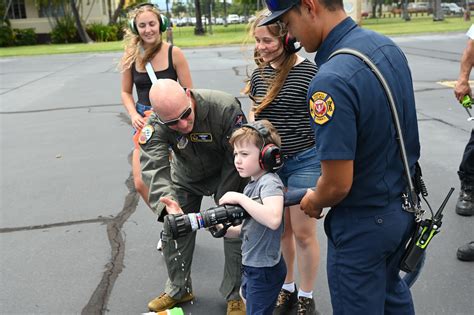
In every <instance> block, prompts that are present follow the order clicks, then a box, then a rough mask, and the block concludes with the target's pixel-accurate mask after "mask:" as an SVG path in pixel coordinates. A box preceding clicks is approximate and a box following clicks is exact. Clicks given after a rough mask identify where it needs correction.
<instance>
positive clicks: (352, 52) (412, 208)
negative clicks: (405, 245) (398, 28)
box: [328, 48, 419, 214]
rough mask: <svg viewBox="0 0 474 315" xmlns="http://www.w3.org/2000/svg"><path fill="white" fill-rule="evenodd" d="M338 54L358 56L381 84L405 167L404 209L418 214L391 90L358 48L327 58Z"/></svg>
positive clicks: (346, 49)
mask: <svg viewBox="0 0 474 315" xmlns="http://www.w3.org/2000/svg"><path fill="white" fill-rule="evenodd" d="M339 54H347V55H353V56H355V57H358V58H359V59H361V60H362V61H363V62H364V63H365V64H366V65H367V66H369V68H370V69H371V70H372V72H373V73H374V74H375V76H376V77H377V79H378V80H379V82H380V84H382V87H383V89H384V90H385V94H386V95H387V99H388V103H389V105H390V111H391V112H392V120H393V123H394V125H395V130H396V132H397V140H398V145H399V147H400V153H401V154H400V155H401V158H402V162H403V167H404V169H405V177H406V180H407V184H408V190H409V193H408V196H407V197H408V204H406V205H405V207H404V208H405V210H407V211H409V212H415V213H416V214H418V209H416V208H415V207H416V206H417V205H418V204H419V202H418V195H417V194H416V191H415V187H414V185H413V181H412V179H411V174H410V167H409V165H408V158H407V153H406V148H405V140H404V138H403V134H402V128H401V127H400V119H399V117H398V112H397V107H396V106H395V100H394V98H393V94H392V91H391V90H390V87H389V85H388V83H387V81H386V80H385V78H384V76H383V75H382V72H380V70H379V69H378V68H377V66H376V65H375V64H374V63H373V62H372V60H370V58H369V57H367V56H366V55H364V54H363V53H361V52H360V51H358V50H355V49H350V48H341V49H338V50H336V51H335V52H333V53H332V54H331V55H330V56H329V58H328V60H329V59H331V58H332V57H334V56H336V55H339Z"/></svg>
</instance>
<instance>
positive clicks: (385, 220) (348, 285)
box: [324, 201, 415, 315]
mask: <svg viewBox="0 0 474 315" xmlns="http://www.w3.org/2000/svg"><path fill="white" fill-rule="evenodd" d="M414 226H415V224H414V216H413V214H411V213H408V212H406V211H404V210H402V208H401V202H400V201H397V202H392V203H391V204H389V205H388V206H386V207H384V208H379V207H367V208H362V207H360V208H359V207H354V208H344V207H336V208H333V209H331V210H330V211H329V213H328V215H327V217H326V219H325V222H324V229H325V232H326V235H327V237H328V258H327V275H328V282H329V287H330V291H331V304H332V306H333V311H334V314H335V315H338V314H347V315H357V314H361V315H370V314H377V315H380V314H386V315H388V314H394V315H395V314H396V315H400V314H414V313H415V311H414V306H413V302H412V299H411V293H410V290H409V288H408V286H407V284H406V283H405V281H403V280H402V279H401V278H400V276H399V272H400V268H399V264H400V260H401V257H402V256H403V253H404V249H405V245H406V243H407V241H408V239H409V238H410V236H411V235H412V232H413V228H414Z"/></svg>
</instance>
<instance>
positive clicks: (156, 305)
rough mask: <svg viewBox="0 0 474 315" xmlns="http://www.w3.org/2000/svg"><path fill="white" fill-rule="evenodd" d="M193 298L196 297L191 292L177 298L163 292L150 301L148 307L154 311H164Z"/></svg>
mask: <svg viewBox="0 0 474 315" xmlns="http://www.w3.org/2000/svg"><path fill="white" fill-rule="evenodd" d="M192 299H194V296H193V294H192V293H190V292H186V293H185V294H184V295H183V297H181V298H180V299H175V298H172V297H171V296H169V295H168V294H166V293H162V294H161V295H160V296H158V297H156V298H154V299H153V300H151V301H150V302H149V303H148V309H149V310H150V311H153V312H162V311H166V310H167V309H171V308H173V306H175V305H176V304H181V303H184V302H188V301H191V300H192Z"/></svg>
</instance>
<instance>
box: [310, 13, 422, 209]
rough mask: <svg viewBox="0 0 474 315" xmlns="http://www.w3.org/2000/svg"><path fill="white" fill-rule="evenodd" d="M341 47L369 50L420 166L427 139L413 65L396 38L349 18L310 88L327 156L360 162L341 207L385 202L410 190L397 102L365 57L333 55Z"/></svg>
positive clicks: (327, 45)
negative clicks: (398, 136) (418, 112)
mask: <svg viewBox="0 0 474 315" xmlns="http://www.w3.org/2000/svg"><path fill="white" fill-rule="evenodd" d="M341 48H352V49H355V50H358V51H360V52H362V53H364V54H365V55H367V56H368V57H369V58H370V59H371V60H372V61H373V62H374V63H375V64H376V65H377V67H378V68H379V69H380V71H381V72H382V74H383V75H384V77H385V79H386V80H387V82H388V84H389V86H390V88H391V90H392V94H393V96H394V99H395V103H396V106H397V110H398V115H399V118H400V124H401V127H402V131H403V135H404V137H405V146H406V151H407V155H408V162H409V165H410V168H411V170H413V169H414V164H415V162H416V161H417V160H418V158H419V156H420V144H419V138H418V124H417V119H416V111H415V99H414V93H413V83H412V78H411V73H410V69H409V67H408V63H407V60H406V57H405V55H404V54H403V53H402V51H401V50H400V48H399V47H397V46H396V45H395V43H393V42H392V41H391V40H390V39H389V38H387V37H385V36H383V35H380V34H377V33H375V32H372V31H368V30H364V29H361V28H359V27H358V26H357V25H356V24H355V23H354V21H353V20H352V19H351V18H349V17H348V18H346V19H345V20H344V21H342V22H341V23H340V24H338V25H337V26H336V27H335V28H334V29H333V30H332V31H331V32H330V33H329V34H328V37H327V38H326V39H325V40H324V42H323V43H322V45H321V47H320V49H319V50H318V52H317V55H316V58H315V61H316V64H317V65H318V67H319V72H318V73H317V74H316V76H315V77H314V78H313V80H312V82H311V85H310V88H309V90H308V102H309V110H310V115H311V117H310V118H311V122H312V125H313V127H314V130H315V133H316V147H317V150H318V152H319V155H320V157H321V160H323V161H324V160H353V161H354V178H353V184H352V188H351V190H350V192H349V194H348V195H347V197H346V198H345V199H344V200H342V201H341V202H340V204H339V206H344V207H367V206H375V207H382V206H385V205H387V204H388V203H389V202H391V201H394V200H396V199H399V198H400V196H401V194H402V192H403V191H404V190H405V189H406V177H405V173H404V170H403V164H402V161H401V158H400V153H399V152H400V150H399V146H398V142H397V140H396V132H395V127H394V124H393V121H392V115H391V112H390V107H389V104H388V100H387V97H386V94H385V92H384V90H383V88H382V86H381V84H380V83H379V81H378V80H377V78H376V76H375V74H374V73H372V71H371V70H370V68H369V67H368V66H367V65H366V64H364V62H362V61H361V60H360V59H359V58H358V57H355V56H352V55H346V54H344V55H337V56H334V57H333V58H331V59H329V60H328V58H329V56H330V55H331V53H333V52H334V51H336V50H337V49H341ZM412 173H413V172H412Z"/></svg>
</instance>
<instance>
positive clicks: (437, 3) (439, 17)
mask: <svg viewBox="0 0 474 315" xmlns="http://www.w3.org/2000/svg"><path fill="white" fill-rule="evenodd" d="M433 10H434V11H433V21H435V22H437V21H444V12H443V9H441V0H434V5H433Z"/></svg>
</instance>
